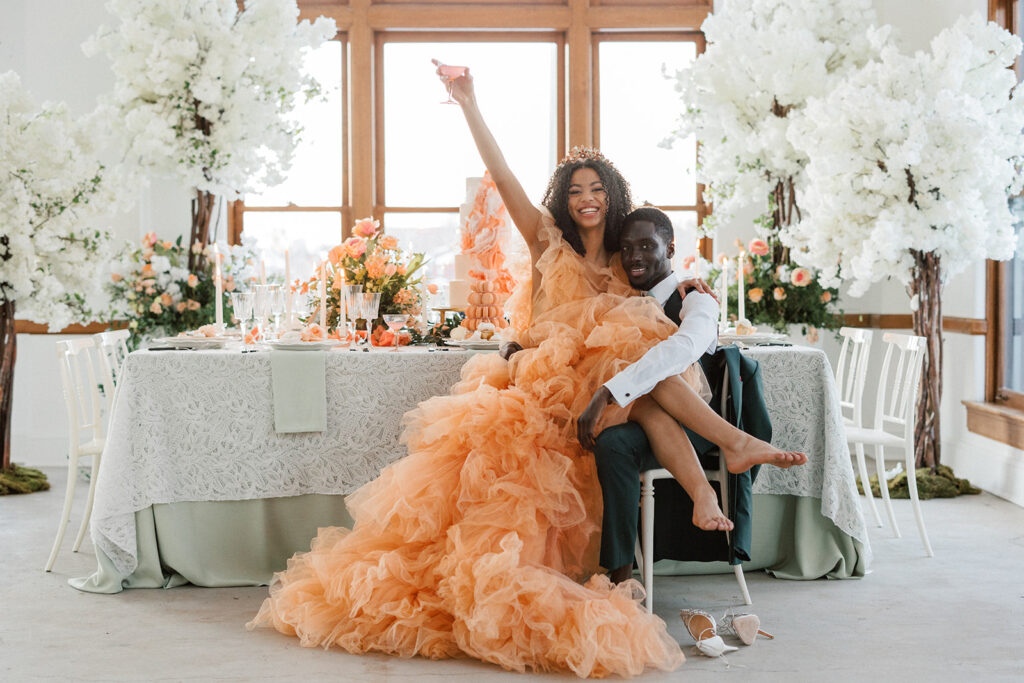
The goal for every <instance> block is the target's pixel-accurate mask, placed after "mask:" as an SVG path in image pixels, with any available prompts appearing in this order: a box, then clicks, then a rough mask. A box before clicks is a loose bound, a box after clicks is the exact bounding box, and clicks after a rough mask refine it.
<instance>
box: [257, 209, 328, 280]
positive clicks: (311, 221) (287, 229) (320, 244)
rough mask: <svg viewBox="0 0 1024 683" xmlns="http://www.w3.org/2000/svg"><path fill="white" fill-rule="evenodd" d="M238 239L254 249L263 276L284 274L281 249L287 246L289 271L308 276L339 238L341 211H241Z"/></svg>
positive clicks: (293, 273) (296, 276) (293, 274)
mask: <svg viewBox="0 0 1024 683" xmlns="http://www.w3.org/2000/svg"><path fill="white" fill-rule="evenodd" d="M242 242H243V244H245V245H246V246H249V247H253V248H255V249H256V250H258V251H259V252H260V254H261V256H262V258H263V259H264V262H265V263H266V266H267V276H268V277H270V276H271V275H277V276H280V277H282V278H283V277H284V250H285V249H288V250H289V256H290V258H291V269H292V272H291V275H292V279H293V280H294V279H295V278H308V277H310V276H312V274H313V270H314V268H315V267H316V265H317V264H318V263H320V261H322V260H324V259H325V258H327V252H328V251H329V250H330V249H331V247H333V246H335V245H336V244H338V243H339V242H341V214H340V213H335V212H333V211H280V212H279V211H250V212H247V213H246V214H245V230H244V231H243V233H242Z"/></svg>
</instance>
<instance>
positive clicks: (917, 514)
mask: <svg viewBox="0 0 1024 683" xmlns="http://www.w3.org/2000/svg"><path fill="white" fill-rule="evenodd" d="M910 446H911V445H910V444H908V446H907V447H906V448H904V449H903V450H904V451H905V452H906V464H905V465H904V466H905V467H906V468H907V489H908V490H909V491H910V505H911V507H913V508H914V519H915V520H917V532H918V533H919V534H921V542H922V543H924V552H925V554H926V555H928V557H935V553H934V552H932V544H931V543H930V542H929V541H928V532H927V531H925V528H924V516H923V515H922V514H921V499H920V498H919V497H918V495H917V471H916V467H915V463H914V449H913V448H912V447H910Z"/></svg>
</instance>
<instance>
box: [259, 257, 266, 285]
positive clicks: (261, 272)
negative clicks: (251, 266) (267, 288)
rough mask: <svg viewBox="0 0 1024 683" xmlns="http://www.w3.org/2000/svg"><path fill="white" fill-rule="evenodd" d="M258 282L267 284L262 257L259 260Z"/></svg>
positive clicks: (264, 263)
mask: <svg viewBox="0 0 1024 683" xmlns="http://www.w3.org/2000/svg"><path fill="white" fill-rule="evenodd" d="M260 284H261V285H265V284H267V264H266V262H265V261H263V260H262V259H261V260H260Z"/></svg>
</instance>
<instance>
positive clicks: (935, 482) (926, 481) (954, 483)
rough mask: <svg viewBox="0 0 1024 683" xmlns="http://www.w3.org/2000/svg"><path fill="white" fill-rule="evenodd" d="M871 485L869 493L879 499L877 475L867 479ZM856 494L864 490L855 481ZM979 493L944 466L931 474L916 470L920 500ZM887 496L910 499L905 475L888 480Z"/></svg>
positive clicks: (925, 468) (924, 468)
mask: <svg viewBox="0 0 1024 683" xmlns="http://www.w3.org/2000/svg"><path fill="white" fill-rule="evenodd" d="M868 481H869V482H870V483H871V493H872V494H873V495H874V496H875V497H876V498H879V497H881V495H882V491H881V490H880V489H879V488H878V475H877V474H874V475H872V476H870V477H868ZM857 492H858V493H860V494H861V495H863V494H864V488H863V487H862V486H861V484H860V480H859V479H858V480H857ZM977 493H981V489H979V488H975V487H973V486H971V482H969V481H967V480H966V479H960V478H959V477H957V476H956V475H954V474H953V470H952V469H951V468H950V467H947V466H946V465H939V470H938V472H936V473H934V474H933V473H932V471H931V468H928V467H922V468H920V469H919V470H917V495H918V497H919V498H920V499H921V500H928V499H929V498H956V497H957V496H963V495H974V494H977ZM889 496H890V497H891V498H910V488H909V487H908V486H907V473H906V472H900V473H899V474H897V475H896V476H895V477H893V478H892V479H890V480H889Z"/></svg>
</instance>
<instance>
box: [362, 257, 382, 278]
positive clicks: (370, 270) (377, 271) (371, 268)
mask: <svg viewBox="0 0 1024 683" xmlns="http://www.w3.org/2000/svg"><path fill="white" fill-rule="evenodd" d="M384 265H385V263H384V259H381V258H377V257H375V256H371V257H370V258H368V259H367V260H366V275H367V276H368V277H371V278H373V279H377V278H379V277H381V276H383V275H384Z"/></svg>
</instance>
